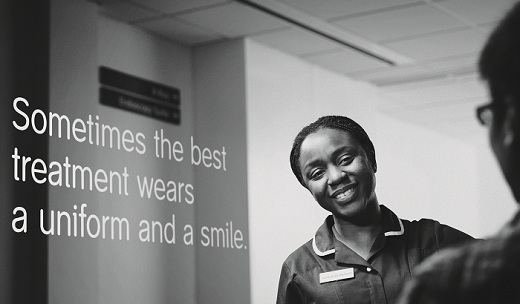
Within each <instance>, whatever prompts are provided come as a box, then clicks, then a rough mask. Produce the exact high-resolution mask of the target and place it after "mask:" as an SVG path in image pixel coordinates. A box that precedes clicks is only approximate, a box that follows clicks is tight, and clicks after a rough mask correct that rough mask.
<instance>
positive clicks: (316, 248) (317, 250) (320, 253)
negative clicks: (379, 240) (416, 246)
mask: <svg viewBox="0 0 520 304" xmlns="http://www.w3.org/2000/svg"><path fill="white" fill-rule="evenodd" d="M397 220H399V227H400V229H399V231H387V232H385V236H397V235H403V234H404V226H403V222H402V221H401V219H400V218H397ZM312 249H313V250H314V253H316V254H317V255H318V256H326V255H329V254H332V253H335V252H336V249H335V248H332V249H329V250H326V251H321V250H320V249H318V246H317V245H316V236H314V237H313V238H312Z"/></svg>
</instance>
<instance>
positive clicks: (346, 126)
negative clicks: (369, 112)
mask: <svg viewBox="0 0 520 304" xmlns="http://www.w3.org/2000/svg"><path fill="white" fill-rule="evenodd" d="M324 128H328V129H336V130H340V131H344V132H346V133H348V134H350V135H351V136H354V138H355V139H356V140H357V141H358V142H359V144H360V145H361V147H362V148H363V150H365V153H366V155H367V158H368V160H369V161H370V164H371V165H372V168H373V169H374V172H376V171H377V163H376V151H375V149H374V145H373V144H372V141H371V140H370V138H369V137H368V134H367V133H366V132H365V130H363V128H362V127H361V126H360V125H359V124H358V123H357V122H355V121H353V120H352V119H350V118H348V117H345V116H323V117H320V118H319V119H318V120H316V121H315V122H313V123H311V124H309V125H308V126H306V127H305V128H303V129H302V130H301V131H300V133H298V135H296V138H295V139H294V142H293V146H292V149H291V156H290V162H291V169H292V171H293V173H294V175H296V178H297V179H298V181H299V182H300V184H302V185H303V186H304V187H305V188H307V185H305V182H304V181H303V175H302V172H301V170H300V152H301V146H302V143H303V141H304V140H305V138H307V136H309V135H310V134H312V133H315V132H317V131H318V130H320V129H324Z"/></svg>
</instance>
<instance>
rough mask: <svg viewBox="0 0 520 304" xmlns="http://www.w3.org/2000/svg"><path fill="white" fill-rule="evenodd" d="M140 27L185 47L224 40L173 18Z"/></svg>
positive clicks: (147, 23)
mask: <svg viewBox="0 0 520 304" xmlns="http://www.w3.org/2000/svg"><path fill="white" fill-rule="evenodd" d="M139 26H141V27H143V28H145V29H147V30H149V31H152V32H155V33H157V34H159V35H161V36H164V37H167V38H169V39H172V40H174V41H177V42H179V43H182V44H185V45H194V44H199V43H204V42H209V41H214V40H219V39H222V38H223V37H222V36H220V35H218V34H217V33H212V32H210V31H207V30H204V29H200V28H197V27H194V26H192V25H189V24H186V23H184V22H180V21H177V20H175V19H174V18H173V17H169V18H161V19H156V20H150V21H146V22H141V23H139Z"/></svg>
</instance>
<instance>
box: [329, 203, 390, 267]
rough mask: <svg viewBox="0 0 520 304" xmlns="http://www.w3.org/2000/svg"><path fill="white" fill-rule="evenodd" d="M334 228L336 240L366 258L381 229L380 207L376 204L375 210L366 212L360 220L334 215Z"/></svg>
mask: <svg viewBox="0 0 520 304" xmlns="http://www.w3.org/2000/svg"><path fill="white" fill-rule="evenodd" d="M367 211H368V210H367ZM334 228H335V230H336V231H335V233H336V234H337V235H336V237H337V238H338V240H339V241H341V242H342V243H344V244H345V245H347V246H348V247H349V248H350V249H352V250H353V251H354V252H356V253H357V254H359V255H360V256H361V257H363V258H364V259H365V260H366V259H367V258H368V256H369V254H370V250H371V248H372V245H374V242H375V240H376V239H377V238H378V237H379V236H380V235H381V232H382V230H383V220H382V215H381V209H380V208H379V205H377V207H376V208H375V210H371V212H367V213H366V216H364V218H363V220H360V221H347V220H344V219H338V218H336V217H334Z"/></svg>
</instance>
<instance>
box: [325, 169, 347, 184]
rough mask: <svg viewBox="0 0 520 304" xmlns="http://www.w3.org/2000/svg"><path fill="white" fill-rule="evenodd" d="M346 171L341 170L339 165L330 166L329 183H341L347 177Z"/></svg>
mask: <svg viewBox="0 0 520 304" xmlns="http://www.w3.org/2000/svg"><path fill="white" fill-rule="evenodd" d="M345 175H346V173H345V172H343V170H341V168H339V167H338V166H332V167H331V168H329V179H328V183H329V185H334V184H337V183H340V182H341V181H342V180H343V178H344V177H345Z"/></svg>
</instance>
